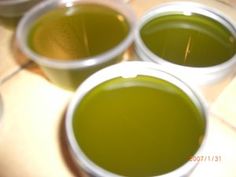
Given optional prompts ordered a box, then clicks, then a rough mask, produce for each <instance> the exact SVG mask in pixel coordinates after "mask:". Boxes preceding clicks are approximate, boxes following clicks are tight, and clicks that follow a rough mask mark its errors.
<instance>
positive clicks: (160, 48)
mask: <svg viewBox="0 0 236 177" xmlns="http://www.w3.org/2000/svg"><path fill="white" fill-rule="evenodd" d="M140 33H141V38H142V40H143V41H144V43H145V45H146V46H147V47H148V48H149V49H150V50H151V51H152V52H153V53H155V54H156V55H158V56H159V57H161V58H163V59H165V60H168V61H170V62H173V63H175V64H179V65H185V66H193V67H207V66H213V65H217V64H221V63H223V62H225V61H227V60H229V59H230V58H231V57H232V56H233V55H234V54H235V52H236V40H235V37H234V36H233V35H232V33H231V32H230V31H229V30H228V29H227V28H226V27H224V26H223V25H222V24H220V23H219V22H217V21H215V20H212V19H210V18H208V17H205V16H202V15H198V14H192V15H184V14H174V15H165V16H160V17H157V18H154V19H153V20H151V21H149V22H148V23H146V24H145V25H144V26H143V27H142V29H141V31H140Z"/></svg>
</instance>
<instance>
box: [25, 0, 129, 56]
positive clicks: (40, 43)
mask: <svg viewBox="0 0 236 177" xmlns="http://www.w3.org/2000/svg"><path fill="white" fill-rule="evenodd" d="M128 32H129V24H128V22H127V20H126V18H125V17H124V16H123V15H122V14H120V13H119V12H117V11H115V10H113V9H111V8H109V7H106V6H102V5H97V4H77V5H75V6H72V7H69V8H67V7H58V8H56V9H53V10H51V11H49V12H47V13H46V14H44V15H43V16H41V17H40V18H39V19H38V20H37V21H36V22H35V24H33V26H32V28H31V30H30V33H29V38H28V44H29V46H30V47H31V49H32V50H34V51H35V52H36V53H38V54H40V55H43V56H46V57H48V58H51V59H62V60H72V59H80V58H85V57H91V56H95V55H98V54H101V53H103V52H105V51H107V50H109V49H112V48H113V47H114V46H116V45H118V44H119V43H120V42H121V41H122V40H123V39H124V38H125V37H126V36H127V35H128Z"/></svg>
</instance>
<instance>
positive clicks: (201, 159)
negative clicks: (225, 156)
mask: <svg viewBox="0 0 236 177" xmlns="http://www.w3.org/2000/svg"><path fill="white" fill-rule="evenodd" d="M221 160H222V158H221V156H220V155H212V156H210V155H196V156H192V157H191V158H190V161H192V162H221Z"/></svg>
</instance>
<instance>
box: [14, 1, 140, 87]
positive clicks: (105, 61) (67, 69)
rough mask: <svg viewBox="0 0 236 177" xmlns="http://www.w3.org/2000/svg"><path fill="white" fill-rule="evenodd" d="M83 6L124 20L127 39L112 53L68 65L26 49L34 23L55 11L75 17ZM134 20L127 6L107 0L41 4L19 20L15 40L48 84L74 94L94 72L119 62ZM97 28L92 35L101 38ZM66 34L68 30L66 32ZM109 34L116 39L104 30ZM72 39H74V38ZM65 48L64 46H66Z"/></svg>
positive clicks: (70, 61)
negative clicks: (107, 10) (110, 11)
mask: <svg viewBox="0 0 236 177" xmlns="http://www.w3.org/2000/svg"><path fill="white" fill-rule="evenodd" d="M84 4H93V5H100V6H104V7H107V8H110V9H113V10H115V11H117V12H118V13H119V14H120V15H118V16H117V18H121V19H122V18H125V19H126V21H127V23H128V27H129V30H128V33H127V35H126V36H125V37H123V39H122V40H121V41H120V42H119V43H117V44H116V45H115V46H112V48H111V49H107V50H105V51H103V52H100V53H98V54H96V55H92V56H87V57H82V58H78V59H77V58H71V60H70V59H69V60H67V61H62V60H60V59H57V58H50V57H45V56H44V55H41V54H38V53H37V52H35V51H34V50H32V49H31V48H30V47H29V45H28V40H29V39H28V38H29V33H30V30H31V28H32V26H33V24H34V22H35V21H37V20H38V19H39V18H40V17H41V16H42V15H44V14H46V13H50V12H51V11H52V10H56V9H58V8H61V7H63V8H66V12H65V16H70V15H71V14H73V13H74V11H75V10H76V8H77V7H79V6H80V5H84ZM76 13H79V11H78V10H77V12H76ZM104 13H105V12H104ZM122 16H123V17H122ZM135 20H136V17H135V14H134V13H133V11H132V9H131V8H130V7H129V5H127V4H125V3H122V2H121V1H109V0H68V1H64V0H59V1H45V2H43V3H40V4H38V5H37V6H36V7H34V8H33V9H31V10H30V11H29V12H28V13H27V14H25V16H24V17H23V18H22V20H21V21H20V23H19V25H18V28H17V33H16V37H17V41H18V44H19V46H20V48H21V49H22V51H23V52H24V53H25V54H26V55H27V56H28V57H29V58H30V59H32V60H33V61H35V62H36V63H37V64H39V65H40V67H41V68H42V70H43V71H44V72H45V74H46V76H47V77H48V78H49V80H51V81H52V82H53V83H55V84H56V85H58V86H61V87H62V88H65V89H69V90H75V89H76V88H77V86H78V85H79V84H80V83H81V82H82V81H83V80H84V79H85V78H87V77H88V76H89V75H90V74H92V73H93V72H95V71H97V70H99V69H101V68H103V67H105V66H108V65H111V64H114V63H117V62H120V61H121V60H122V54H123V53H124V52H125V51H126V49H127V48H128V47H129V46H130V44H131V43H132V41H133V30H134V26H135V22H136V21H135ZM52 21H53V20H52ZM54 21H55V20H54ZM90 21H93V22H94V23H96V19H95V20H93V19H91V20H90ZM99 25H100V24H97V25H95V27H94V28H95V29H96V28H98V30H97V31H98V33H97V34H92V35H97V36H99V35H104V34H103V33H104V32H103V31H99V29H100V28H99ZM64 27H68V25H66V26H65V25H64ZM85 28H86V27H85ZM57 29H62V28H61V27H60V28H57ZM66 30H68V28H67V29H66ZM69 31H70V30H69ZM72 31H73V30H72ZM108 33H109V34H110V35H113V36H115V35H116V33H115V32H114V31H112V30H109V29H108V30H107V32H106V34H108ZM62 35H63V34H62ZM48 36H49V38H50V35H48ZM57 36H60V35H57ZM69 37H71V36H69ZM86 37H87V36H85V38H86ZM73 38H76V35H75V37H73ZM67 39H68V38H67V37H65V40H67ZM59 40H61V39H59ZM47 41H50V40H46V42H47ZM56 42H58V41H56ZM59 42H61V41H59ZM61 43H62V45H64V44H63V41H62V42H61ZM99 44H100V45H101V46H102V45H104V41H102V40H101V41H99ZM46 45H47V43H46ZM65 47H67V46H66V45H65ZM72 47H77V46H76V45H74V46H72ZM57 52H58V53H60V52H61V50H57V51H56V53H57Z"/></svg>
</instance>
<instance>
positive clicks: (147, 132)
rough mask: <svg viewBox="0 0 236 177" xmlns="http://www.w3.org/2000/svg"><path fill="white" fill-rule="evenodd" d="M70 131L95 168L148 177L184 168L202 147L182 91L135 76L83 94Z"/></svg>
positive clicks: (195, 115)
mask: <svg viewBox="0 0 236 177" xmlns="http://www.w3.org/2000/svg"><path fill="white" fill-rule="evenodd" d="M73 131H74V134H75V137H76V140H77V142H78V144H79V146H80V147H81V149H82V151H83V152H84V153H85V154H86V156H87V157H88V158H89V159H90V160H92V161H93V162H94V163H95V164H97V165H98V166H100V167H102V168H104V169H106V170H108V171H110V172H113V173H115V174H119V175H123V176H129V177H147V176H155V175H160V174H164V173H167V172H170V171H172V170H174V169H176V168H178V167H180V166H181V165H183V164H184V163H186V162H187V161H188V160H189V159H190V157H191V156H192V155H193V154H194V153H195V152H196V151H197V150H198V148H199V146H200V144H201V142H202V138H203V136H204V133H205V120H204V117H203V115H202V113H200V112H199V110H198V108H196V105H195V104H194V103H193V102H192V101H191V99H190V98H189V97H188V96H187V95H186V94H185V93H184V92H183V91H182V90H181V89H179V88H177V87H176V86H175V85H173V84H171V83H169V82H167V81H164V80H161V79H157V78H153V77H149V76H143V75H140V76H137V77H135V78H120V77H119V78H115V79H112V80H109V81H106V82H105V83H102V84H100V85H98V86H97V87H95V88H94V89H92V90H91V91H90V92H89V93H88V94H86V95H85V97H84V98H83V99H82V101H81V102H80V103H79V105H78V106H77V108H76V111H75V113H74V116H73Z"/></svg>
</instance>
